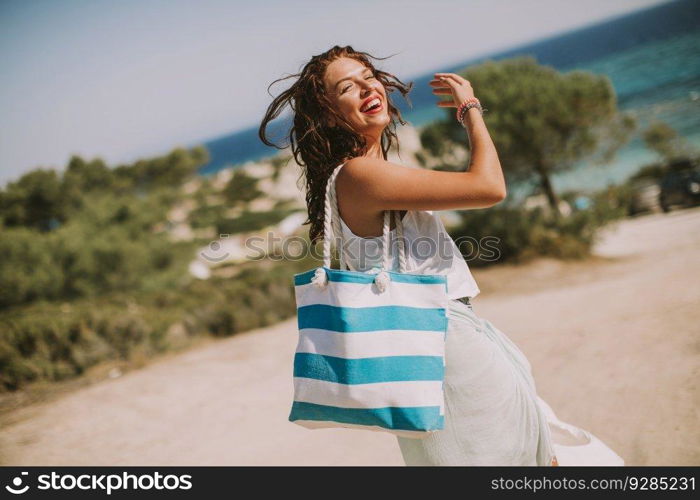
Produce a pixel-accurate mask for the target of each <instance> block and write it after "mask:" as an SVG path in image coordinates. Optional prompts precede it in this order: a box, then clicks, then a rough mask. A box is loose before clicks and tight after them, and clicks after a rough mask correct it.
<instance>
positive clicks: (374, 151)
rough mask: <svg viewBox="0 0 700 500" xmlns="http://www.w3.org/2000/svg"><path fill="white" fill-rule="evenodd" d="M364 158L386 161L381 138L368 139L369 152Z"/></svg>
mask: <svg viewBox="0 0 700 500" xmlns="http://www.w3.org/2000/svg"><path fill="white" fill-rule="evenodd" d="M363 156H365V157H367V158H378V159H380V160H383V159H384V155H383V154H382V142H381V136H379V137H368V138H367V152H366V153H365V154H364V155H363Z"/></svg>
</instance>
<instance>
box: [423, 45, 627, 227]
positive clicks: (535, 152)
mask: <svg viewBox="0 0 700 500" xmlns="http://www.w3.org/2000/svg"><path fill="white" fill-rule="evenodd" d="M460 74H461V75H462V76H463V77H464V78H466V79H467V80H469V82H470V83H471V84H472V87H473V88H474V91H475V94H476V96H477V97H478V98H479V100H480V101H481V103H482V105H483V106H484V107H485V108H487V111H486V113H485V114H484V121H485V122H486V124H487V126H488V128H489V132H490V134H491V137H492V139H493V141H494V144H495V145H496V149H497V150H498V155H499V159H500V161H501V165H502V167H503V169H504V171H505V173H506V177H507V178H508V180H509V181H511V182H518V181H531V180H532V179H533V178H534V179H535V180H536V182H537V183H538V184H539V186H540V187H541V189H542V191H543V192H544V193H545V195H546V196H547V199H548V201H549V204H550V206H551V207H552V210H553V211H554V213H555V214H559V210H558V205H559V203H558V201H559V200H558V197H557V195H556V193H555V191H554V188H553V186H552V182H551V176H552V174H554V173H556V172H560V171H563V170H566V169H570V168H572V167H573V165H574V164H575V163H576V162H577V161H579V160H581V159H584V158H585V159H590V160H591V161H592V162H593V163H598V164H602V163H605V162H608V161H610V160H611V159H612V158H613V157H614V155H615V153H616V152H617V150H618V149H619V148H620V147H621V146H622V145H623V144H625V143H626V142H627V141H628V140H629V138H630V136H631V134H632V132H633V130H634V129H635V128H636V121H635V120H634V118H633V117H632V116H631V115H629V114H625V113H621V112H619V111H618V109H617V98H616V95H615V91H614V88H613V86H612V83H611V82H610V79H609V78H608V77H607V76H605V75H595V74H592V73H590V72H586V71H580V70H574V71H570V72H568V73H560V72H558V71H556V70H555V69H554V68H552V67H549V66H543V65H540V64H538V63H537V61H536V59H535V58H534V57H532V56H522V57H516V58H512V59H507V60H502V61H487V62H485V63H482V64H480V65H477V66H473V67H469V68H467V69H465V70H463V71H461V72H460ZM446 111H447V113H446V118H445V120H440V121H438V122H436V123H434V124H432V125H430V126H428V127H426V128H425V129H424V130H423V131H422V132H421V144H422V146H423V148H424V152H423V153H422V154H421V155H420V156H419V157H418V158H419V161H421V163H423V164H424V165H429V164H430V163H431V162H432V163H433V164H435V165H436V166H437V168H439V169H445V170H448V169H449V170H463V169H464V167H463V163H462V162H460V161H459V160H457V158H460V154H459V153H460V152H464V149H466V150H467V151H468V150H469V145H468V141H465V140H464V138H465V131H464V129H463V128H462V127H461V125H459V123H458V122H457V121H456V120H455V118H454V108H448V109H447V110H446ZM460 149H461V150H462V151H460ZM461 156H464V155H461ZM431 157H432V158H431Z"/></svg>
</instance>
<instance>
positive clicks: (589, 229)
mask: <svg viewBox="0 0 700 500" xmlns="http://www.w3.org/2000/svg"><path fill="white" fill-rule="evenodd" d="M626 193H627V190H626V188H625V187H619V186H611V187H608V188H607V189H604V190H602V191H599V192H597V193H595V194H593V195H592V196H591V197H590V198H591V205H590V207H589V208H587V209H585V210H574V211H573V212H572V213H571V214H570V215H568V216H560V217H555V216H553V215H552V214H551V213H550V212H549V211H548V210H543V209H541V208H536V209H533V210H525V209H524V208H522V207H511V206H506V205H496V206H494V207H491V208H489V209H488V210H469V211H463V212H461V218H462V220H461V222H460V224H458V226H457V227H455V228H453V229H452V230H451V231H450V234H451V236H452V238H453V239H455V241H456V242H457V243H458V245H459V247H460V250H461V251H462V253H463V255H464V258H465V259H467V261H468V262H469V265H470V266H473V267H482V266H488V265H492V264H495V263H500V262H507V261H512V262H524V261H527V260H529V259H531V258H533V257H536V256H549V257H555V258H562V259H576V258H582V257H585V256H587V255H589V254H590V251H591V248H592V246H593V244H594V243H595V242H596V240H597V235H598V230H599V229H600V228H601V227H603V226H605V225H606V224H608V223H610V222H612V221H614V220H617V219H619V218H621V217H624V216H625V215H626V206H627V205H626V202H625V199H626V196H627V195H626ZM570 195H573V193H571V194H570ZM569 197H570V196H568V195H563V196H562V199H567V198H569ZM489 239H490V240H491V242H490V243H489V242H488V240H489ZM463 242H470V243H471V244H469V245H466V244H464V245H463V244H462V243H463ZM476 242H479V244H478V245H477V244H476Z"/></svg>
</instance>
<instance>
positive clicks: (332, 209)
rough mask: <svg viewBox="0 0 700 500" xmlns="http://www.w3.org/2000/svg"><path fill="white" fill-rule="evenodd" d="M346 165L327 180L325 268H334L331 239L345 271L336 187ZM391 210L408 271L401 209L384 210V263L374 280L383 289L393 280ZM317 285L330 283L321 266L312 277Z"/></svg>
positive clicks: (401, 258) (403, 266) (401, 261)
mask: <svg viewBox="0 0 700 500" xmlns="http://www.w3.org/2000/svg"><path fill="white" fill-rule="evenodd" d="M342 166H343V165H339V166H338V167H336V168H335V170H333V172H332V173H331V175H330V177H329V178H328V181H327V182H326V196H325V200H324V201H325V203H324V211H323V266H324V267H325V268H328V269H330V268H331V240H335V247H336V250H337V251H338V260H339V265H340V269H341V270H343V269H344V268H345V267H347V264H346V262H345V256H344V252H343V231H342V228H341V225H340V213H339V212H338V201H337V199H336V190H335V179H336V177H337V176H338V173H339V172H340V168H341V167H342ZM391 212H394V219H395V225H396V237H397V238H398V247H399V272H400V273H404V272H406V254H405V249H404V239H403V222H402V221H401V217H400V215H399V212H398V211H394V210H385V211H384V227H383V230H382V236H383V243H384V244H383V248H382V266H381V268H380V270H379V272H378V273H377V275H376V276H375V279H374V282H375V283H376V285H377V288H378V289H379V291H380V292H383V291H384V290H385V289H386V286H387V284H388V283H389V281H390V280H391V279H390V278H389V274H388V273H387V271H388V270H389V255H390V254H389V247H390V244H391V241H390V231H389V226H390V223H389V220H390V219H389V217H390V214H391ZM311 281H312V282H313V283H314V284H315V285H316V286H318V287H320V288H325V286H326V285H327V283H328V276H327V274H326V271H325V269H323V268H322V267H319V268H318V269H316V273H315V274H314V277H313V278H312V280H311Z"/></svg>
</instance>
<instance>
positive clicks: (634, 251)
mask: <svg viewBox="0 0 700 500" xmlns="http://www.w3.org/2000/svg"><path fill="white" fill-rule="evenodd" d="M698 248H700V208H696V209H693V210H685V211H678V212H672V213H670V214H655V215H649V216H645V217H641V218H638V219H634V220H626V221H623V222H622V223H620V224H619V226H618V227H616V228H610V229H609V230H606V237H605V238H604V240H603V241H602V242H601V243H600V244H599V245H598V246H597V250H596V253H597V254H598V255H599V257H596V258H593V259H591V260H590V261H587V262H579V263H561V262H558V261H554V260H550V259H543V260H539V261H537V262H534V263H532V264H529V265H526V266H521V267H513V266H500V267H499V268H497V269H489V270H483V271H479V270H475V271H474V276H475V278H476V280H477V282H478V283H479V285H480V288H481V290H482V292H481V295H480V296H479V297H477V298H476V299H475V301H474V310H475V312H476V313H477V314H478V315H479V316H482V317H484V318H486V319H489V320H490V321H491V322H492V323H493V324H494V325H496V326H497V327H498V328H499V329H501V330H503V331H504V332H506V333H507V334H508V336H509V337H510V338H511V339H512V340H513V341H514V342H516V344H518V345H519V346H520V347H521V349H522V350H523V351H524V352H525V354H526V355H527V356H528V358H529V359H530V361H531V363H532V366H533V371H534V375H535V380H536V382H537V387H538V392H539V394H540V395H541V396H542V397H543V398H544V399H545V400H546V401H547V402H548V403H549V404H550V405H551V406H552V407H553V409H554V411H555V412H556V413H557V415H558V417H559V418H560V419H562V420H564V421H566V422H570V423H572V424H574V425H577V426H579V427H582V428H584V429H587V430H589V431H591V432H593V433H594V434H595V435H597V436H598V437H599V438H601V439H602V440H603V441H604V442H606V443H607V444H608V445H609V446H610V447H611V448H613V449H614V450H615V451H616V452H617V453H619V454H620V455H621V456H622V457H623V458H624V459H625V461H626V463H627V464H628V465H700V451H699V450H700V431H699V426H698V422H700V417H699V415H698V407H699V404H698V403H699V399H700V398H699V397H698V395H699V393H700V391H699V389H698V384H697V380H698V366H699V363H698V360H699V358H700V356H699V354H700V336H699V335H698V334H699V333H700V307H699V306H700V285H699V284H698V277H699V275H698V269H700V253H699V252H698ZM296 333H297V332H296V319H295V318H292V319H289V320H288V321H285V322H283V323H280V324H278V325H276V326H274V327H271V328H265V329H261V330H256V331H252V332H248V333H245V334H240V335H237V336H235V337H233V338H230V339H226V340H218V341H213V342H210V343H208V344H206V345H204V346H202V347H198V348H196V349H193V350H191V351H189V352H186V353H184V354H178V355H175V356H169V357H167V358H165V359H162V360H160V361H157V362H155V363H153V364H150V365H149V366H147V367H145V368H143V369H140V370H136V371H132V372H129V373H127V374H125V375H123V376H121V377H119V378H115V379H112V380H107V381H103V382H100V383H97V384H94V385H91V386H88V387H84V388H81V389H79V390H76V391H74V392H72V393H70V394H67V395H65V396H63V397H61V398H58V399H55V400H53V401H50V402H48V403H42V404H34V405H31V406H29V407H27V408H23V409H21V410H17V411H16V412H14V413H13V415H12V416H11V417H12V418H11V419H10V420H11V422H12V423H10V424H6V425H5V426H4V427H3V428H2V429H1V430H0V453H1V454H2V463H3V465H283V464H295V465H305V464H349V465H355V464H357V465H401V464H402V463H403V462H402V460H401V455H400V453H399V449H398V446H397V444H396V441H395V439H394V438H393V437H392V436H391V435H389V434H385V433H375V432H369V431H358V430H345V429H339V430H330V429H323V430H314V431H310V430H307V429H304V428H302V427H299V426H297V425H294V424H292V423H289V422H288V421H287V415H288V411H289V405H290V402H291V399H292V380H291V360H292V357H293V353H294V348H295V346H296Z"/></svg>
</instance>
